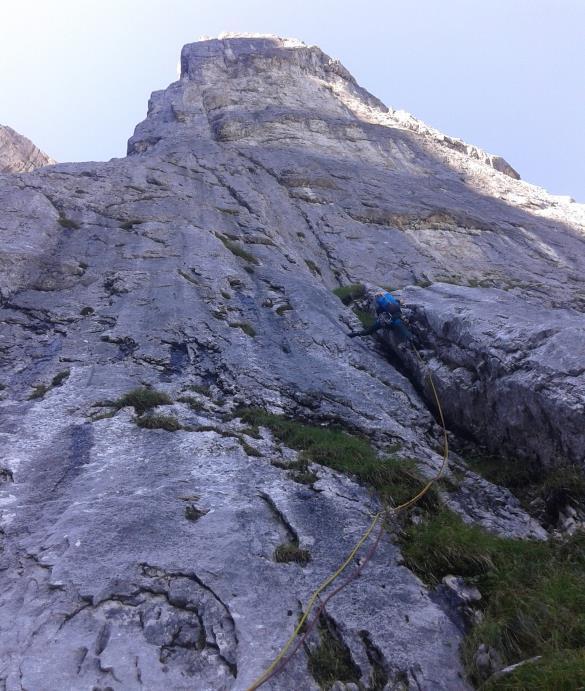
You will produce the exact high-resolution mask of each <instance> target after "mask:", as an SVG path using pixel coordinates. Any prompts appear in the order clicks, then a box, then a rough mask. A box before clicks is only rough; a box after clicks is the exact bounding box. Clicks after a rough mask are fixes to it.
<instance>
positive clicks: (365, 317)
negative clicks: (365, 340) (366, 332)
mask: <svg viewBox="0 0 585 691" xmlns="http://www.w3.org/2000/svg"><path fill="white" fill-rule="evenodd" d="M353 312H354V314H355V316H356V317H357V318H358V319H359V320H360V322H361V324H362V326H363V327H364V329H369V328H370V326H373V324H374V322H375V321H376V317H375V316H374V315H373V314H372V313H371V312H368V311H367V310H363V309H360V308H359V307H354V308H353Z"/></svg>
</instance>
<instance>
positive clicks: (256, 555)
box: [0, 36, 585, 690]
mask: <svg viewBox="0 0 585 691" xmlns="http://www.w3.org/2000/svg"><path fill="white" fill-rule="evenodd" d="M181 65H182V72H181V78H180V79H179V80H178V81H177V82H175V83H174V84H172V85H171V86H170V87H169V88H168V89H166V90H162V91H159V92H155V93H154V94H153V95H152V97H151V100H150V103H149V109H148V114H147V117H146V119H145V120H144V121H143V122H142V123H140V124H139V125H138V126H137V128H136V131H135V133H134V136H133V137H132V138H131V139H130V141H129V146H128V152H129V155H128V156H127V157H126V158H123V159H113V160H112V161H109V162H107V163H97V162H87V163H64V164H59V165H55V166H50V167H46V168H40V169H37V170H34V171H32V172H30V173H26V174H14V173H11V174H4V175H0V201H1V204H0V237H1V239H2V247H1V250H0V293H1V303H0V384H2V385H3V386H4V387H5V388H4V389H2V391H0V399H1V400H0V435H1V441H2V448H1V454H2V457H1V461H0V469H2V472H1V473H0V479H1V483H0V492H1V494H2V497H1V499H0V501H1V503H0V525H1V527H2V531H3V532H2V533H1V534H0V539H1V540H2V545H3V551H2V552H0V559H1V562H0V563H1V564H2V570H1V571H0V580H1V583H2V588H0V614H1V615H2V616H1V617H0V660H1V662H0V680H2V682H3V683H4V684H5V686H6V688H7V689H20V688H22V687H24V688H35V689H36V688H39V689H43V688H47V689H49V688H51V689H52V688H63V689H68V688H70V689H77V688H80V686H83V687H85V686H87V687H88V688H92V687H94V686H97V687H102V688H103V687H106V688H107V687H112V688H139V687H140V686H141V685H142V686H145V687H147V688H152V689H158V688H165V689H166V688H177V689H180V688H192V687H193V686H197V687H198V688H210V689H215V688H217V689H221V688H226V689H228V688H237V689H240V688H242V689H243V688H245V686H246V684H249V683H250V682H251V681H252V680H253V679H254V678H255V677H256V676H257V675H258V674H259V673H260V672H261V671H262V670H263V669H264V667H265V666H266V665H267V664H268V663H269V661H270V660H271V659H272V658H273V657H274V655H275V654H276V652H277V651H278V650H279V648H280V646H281V645H282V644H283V643H284V641H285V640H286V638H287V637H288V635H289V633H290V631H291V630H292V628H293V624H294V622H295V621H296V620H297V617H298V614H299V611H300V607H301V606H302V604H301V603H303V602H305V601H306V599H307V598H308V596H309V594H310V593H311V591H312V590H313V589H314V588H315V587H316V585H317V584H318V583H319V582H320V581H321V580H323V578H324V577H325V575H327V574H328V573H329V572H331V571H332V570H333V569H334V568H336V567H337V565H338V564H339V563H340V562H341V561H342V560H343V558H344V557H345V555H346V554H347V553H348V552H349V550H350V547H351V545H352V543H353V541H354V540H356V539H357V537H358V536H359V535H360V534H361V532H362V531H363V530H365V527H366V525H367V524H368V521H369V519H370V514H371V512H372V511H374V510H375V504H374V503H373V502H372V500H371V498H370V497H368V495H367V493H366V492H365V491H364V490H363V488H360V487H358V486H357V485H355V483H354V482H353V481H352V480H350V479H347V478H341V477H339V476H337V475H335V474H334V473H330V472H329V471H327V470H324V469H322V468H319V467H317V468H316V469H314V470H315V472H316V473H317V475H318V476H319V480H318V481H317V482H316V483H315V485H314V487H313V488H311V487H310V486H304V485H300V484H298V483H295V482H294V481H293V480H292V479H291V478H290V477H289V475H288V473H287V471H286V470H282V469H279V468H276V467H274V466H272V465H271V464H270V461H271V460H278V461H282V460H283V459H287V460H294V459H295V458H296V454H295V452H294V451H293V450H291V449H287V448H283V447H282V445H281V444H277V443H275V442H274V441H273V440H272V438H271V436H270V434H269V432H268V431H267V430H262V439H261V440H256V439H253V438H252V437H250V436H245V437H244V440H245V441H246V443H247V444H249V445H250V446H251V447H253V448H255V449H256V452H257V453H260V454H261V455H260V456H259V457H258V456H253V455H250V456H248V454H247V452H246V447H245V446H244V444H243V443H242V440H241V439H239V438H238V437H237V435H238V434H242V433H243V429H242V426H241V425H240V424H239V423H238V422H237V420H229V419H228V417H229V415H230V414H231V413H233V412H234V410H236V409H237V408H238V406H242V405H243V406H250V405H252V406H253V405H258V406H263V407H265V408H266V409H268V410H270V411H272V412H275V413H282V414H287V415H290V416H293V417H294V418H296V419H298V420H301V421H304V422H307V423H311V424H317V425H341V426H343V427H345V428H347V429H350V430H352V431H354V432H356V433H360V434H362V435H365V436H367V437H368V438H369V439H370V441H371V442H372V443H373V444H374V446H375V447H376V449H377V450H378V451H379V452H380V454H384V453H387V452H388V449H389V448H393V449H394V452H395V453H396V448H398V452H397V453H398V454H399V455H400V457H414V458H416V459H418V460H420V461H421V464H422V466H423V469H424V471H425V472H426V473H427V474H428V475H431V474H432V473H434V472H436V470H437V468H438V466H439V464H440V461H441V458H440V455H439V454H438V453H437V451H436V449H437V448H438V444H439V443H440V428H439V427H438V426H437V424H436V421H435V419H434V417H433V413H432V406H429V404H428V396H427V397H426V398H427V400H425V396H424V395H423V396H421V395H419V392H418V391H423V393H424V389H422V388H421V386H420V381H419V376H420V374H421V372H420V371H419V370H418V369H417V367H416V366H415V365H414V364H413V362H412V361H410V360H408V357H407V356H406V355H404V354H399V355H398V357H399V358H400V360H401V361H402V363H401V364H400V365H399V363H398V361H397V360H396V355H394V356H389V351H388V348H386V347H384V346H383V345H381V344H379V343H378V342H377V341H376V340H375V339H371V340H369V341H365V340H364V341H360V342H357V339H354V340H350V339H348V338H347V332H348V331H349V330H350V329H353V328H357V327H358V326H359V323H358V320H357V317H356V316H355V314H354V313H353V312H352V311H351V310H350V309H348V308H347V307H345V306H344V305H343V304H342V303H341V302H340V301H339V300H338V299H337V297H335V296H334V295H333V293H332V290H333V289H334V288H336V287H338V286H340V285H343V284H347V283H350V282H357V281H366V282H369V283H373V284H376V285H383V286H391V287H393V288H400V289H402V296H403V301H404V303H405V305H407V306H409V307H410V314H411V315H412V320H413V328H415V330H416V331H417V333H418V334H419V337H420V339H421V340H422V341H423V343H425V344H427V347H426V348H425V353H427V352H428V353H429V355H428V358H429V360H428V361H429V366H430V367H431V368H432V369H433V372H435V373H436V377H437V380H438V381H439V385H440V387H441V395H442V397H443V398H444V399H445V401H444V402H445V404H446V409H447V412H448V414H449V420H450V422H451V421H453V425H454V426H455V423H458V424H460V425H462V426H464V427H465V430H464V431H466V432H467V433H475V434H476V435H477V436H478V437H482V436H483V435H484V433H486V432H487V430H488V427H489V430H490V431H491V430H493V429H500V432H498V433H497V434H499V437H494V444H496V443H497V444H501V445H504V446H505V447H506V449H507V450H508V451H509V452H510V454H511V455H513V454H516V453H520V452H523V450H524V451H525V452H526V453H528V454H533V455H534V456H535V457H537V456H538V457H539V458H540V456H543V457H544V456H546V462H550V463H553V462H555V460H554V459H555V458H556V455H557V454H561V453H562V454H565V455H567V456H570V457H571V458H573V459H576V460H579V458H580V457H581V456H579V454H582V447H581V446H580V443H581V442H580V441H579V438H578V435H577V429H578V424H579V420H580V418H579V410H582V401H581V399H580V396H581V388H580V387H581V384H582V382H581V379H582V362H581V364H579V363H580V360H579V358H580V353H581V355H582V351H580V350H579V348H578V342H579V340H580V339H581V332H580V329H581V324H582V314H583V309H584V307H585V298H584V295H585V293H584V292H583V281H582V276H583V275H584V273H585V259H584V257H585V253H584V252H583V249H584V232H585V231H584V229H585V207H583V206H582V205H578V204H574V203H571V202H570V201H569V200H567V199H563V198H559V197H554V196H552V195H549V194H547V193H546V192H545V191H544V190H541V189H539V188H536V187H534V186H532V185H529V184H527V183H525V182H523V181H521V180H517V179H515V177H516V176H515V175H514V174H513V171H511V170H510V169H508V167H507V166H506V165H505V164H504V163H503V162H502V161H500V160H499V159H497V158H495V157H492V156H491V155H488V154H485V153H484V152H480V151H479V150H478V149H476V148H475V147H469V146H467V145H464V144H463V143H461V142H459V141H457V140H455V139H453V138H449V137H446V136H444V135H441V134H440V133H437V132H436V131H434V130H432V129H431V128H428V127H427V126H426V125H424V124H423V123H420V122H419V121H416V120H414V118H411V116H408V115H405V114H403V113H399V112H398V111H394V110H393V109H392V108H387V107H386V106H384V105H383V104H381V103H380V102H379V101H378V100H377V99H376V98H375V97H373V96H371V95H370V94H368V93H367V92H366V91H365V90H364V89H362V88H361V87H360V86H359V85H357V83H356V82H355V80H354V79H353V78H352V77H351V75H349V73H348V72H347V70H345V68H343V66H341V65H340V64H339V63H338V62H337V61H335V60H332V59H331V58H329V57H328V56H326V55H325V54H324V53H322V52H321V51H320V50H319V49H318V48H316V47H309V46H305V45H304V44H301V43H300V42H296V41H291V40H288V39H278V38H275V37H254V36H251V37H250V36H249V37H230V36H226V37H223V38H222V39H220V40H214V41H205V42H201V43H198V44H193V45H189V46H186V47H185V49H184V50H183V53H182V60H181ZM502 171H504V172H502ZM440 280H443V281H450V282H451V284H456V285H448V286H445V285H438V282H439V281H440ZM416 284H419V285H431V286H432V287H431V289H430V290H422V289H421V288H416V287H413V286H415V285H416ZM433 284H434V285H433ZM472 286H475V288H473V287H472ZM494 286H495V287H497V288H498V289H497V290H495V289H494ZM393 358H394V359H393ZM483 362H485V363H486V364H485V365H484V366H483V368H482V366H481V363H483ZM392 363H394V365H397V366H398V365H399V366H398V369H397V368H396V367H394V366H393V364H392ZM453 363H455V365H456V366H455V367H454V368H452V369H450V364H453ZM64 370H70V375H69V378H68V379H67V380H66V381H64V382H63V383H62V384H61V385H60V386H53V385H52V381H53V378H54V377H55V376H56V375H58V374H59V373H61V372H63V371H64ZM40 385H43V386H45V387H47V388H48V390H47V391H46V393H45V394H44V396H42V397H41V398H38V399H32V400H31V399H30V398H29V397H30V395H31V394H32V393H33V390H34V387H39V386H40ZM190 385H196V386H198V387H206V388H204V389H203V391H205V393H201V392H194V391H192V390H190V389H189V388H188V387H189V386H190ZM138 386H152V387H154V388H156V389H159V390H161V391H164V392H166V393H167V394H168V395H170V396H171V397H172V398H173V400H176V398H178V397H179V396H185V395H193V396H194V397H196V400H197V401H198V403H199V404H200V405H199V406H197V405H196V406H195V408H197V407H200V408H201V410H193V409H191V408H190V407H189V406H188V405H186V404H181V403H175V404H174V405H172V406H168V407H165V406H160V407H158V408H157V409H156V411H154V412H155V413H156V414H159V415H171V416H174V417H176V419H177V420H178V421H179V422H180V423H181V424H182V425H184V426H185V427H189V428H191V429H195V430H199V431H186V430H181V431H178V432H175V433H170V432H166V431H164V430H160V429H154V430H146V429H141V428H139V427H137V426H136V424H135V421H134V418H135V413H134V411H133V410H132V409H123V410H120V411H118V412H117V413H116V414H115V416H113V417H111V418H103V419H100V420H97V421H95V422H91V419H92V418H93V417H96V415H94V414H97V415H99V414H102V415H103V414H105V413H107V412H108V411H110V412H112V409H111V408H108V407H107V405H106V406H104V405H103V404H104V402H107V401H108V400H115V399H117V398H118V397H120V396H121V395H123V394H124V393H126V392H127V391H128V390H130V389H131V388H134V387H138ZM504 386H505V387H507V388H505V389H504V388H503V387H504ZM37 390H38V389H37ZM543 392H545V393H546V396H545V395H544V394H543ZM427 393H428V392H427ZM496 394H497V395H496ZM500 394H505V395H500ZM486 400H489V405H486ZM520 400H521V401H522V402H521V403H520ZM580 401H581V402H580ZM579 406H581V408H579ZM430 408H431V409H430ZM561 421H563V425H562V426H561ZM201 428H203V429H201ZM503 430H507V431H506V434H504V432H503ZM508 432H509V434H508ZM537 446H538V447H539V448H540V449H541V451H540V452H539V451H538V450H537ZM248 451H249V449H248ZM539 453H540V456H539V455H538V454H539ZM446 501H448V502H449V503H450V505H451V506H452V507H453V508H454V509H456V510H458V511H459V512H460V513H462V514H463V516H464V517H465V519H466V520H469V521H474V522H479V523H481V524H482V525H485V526H486V527H489V528H490V529H492V530H494V531H496V532H499V533H503V534H508V535H514V536H517V537H518V536H522V537H525V536H531V537H544V535H543V534H542V529H541V528H540V527H539V526H538V525H537V524H535V522H534V521H532V519H530V518H529V517H528V516H526V514H525V513H524V512H523V511H522V510H521V509H520V508H519V507H518V506H517V504H514V502H513V498H512V497H511V495H510V494H509V493H506V492H504V491H503V490H500V489H499V488H495V487H494V486H493V485H490V484H489V483H485V481H484V482H483V483H482V482H480V481H479V480H476V479H475V478H474V476H473V475H472V474H468V475H466V477H465V479H464V481H463V482H462V484H461V487H460V489H459V491H458V492H453V493H451V494H450V495H449V496H448V497H446ZM186 511H187V513H185V512H186ZM279 516H280V518H279ZM291 531H292V533H291ZM539 531H540V532H539ZM291 534H293V535H296V536H297V538H298V540H299V543H300V544H301V545H303V546H304V548H307V549H309V550H310V551H311V553H312V555H313V559H312V560H311V562H309V564H308V565H307V566H305V567H304V568H303V567H301V566H300V565H298V564H280V563H276V562H275V561H274V559H273V553H274V549H275V548H276V547H277V546H278V544H280V543H281V542H283V541H287V540H289V539H291ZM399 559H400V558H399V555H398V553H397V548H396V546H395V545H393V544H392V542H391V541H390V538H389V537H385V538H384V540H383V542H382V544H381V547H380V550H379V552H378V554H377V555H376V558H375V559H374V560H373V562H372V564H371V566H370V568H369V570H368V571H367V572H366V573H364V575H363V576H361V577H360V579H359V580H358V582H357V583H355V584H354V586H352V588H351V589H349V590H347V591H343V593H342V594H340V595H339V597H338V598H336V599H334V600H333V601H332V602H331V603H330V605H329V606H328V616H329V620H328V621H330V623H331V626H334V627H335V630H336V631H337V633H338V635H339V636H341V637H342V639H343V641H344V642H345V644H346V645H347V646H348V647H349V649H350V651H351V654H352V658H353V660H354V661H355V663H356V665H357V666H358V668H359V670H360V674H361V677H362V681H363V683H367V681H368V679H369V678H370V676H371V674H372V665H373V663H372V661H371V660H373V659H377V658H379V659H380V660H382V663H383V666H384V669H385V673H386V674H387V676H388V678H389V680H392V681H393V682H394V680H399V679H401V678H407V679H408V680H409V682H408V683H409V684H410V685H411V686H412V687H414V688H417V684H418V688H422V689H425V690H426V689H435V688H464V687H465V682H464V681H462V677H461V676H460V674H462V671H461V666H460V663H459V662H458V660H457V653H456V651H457V648H458V645H459V642H460V639H461V634H460V632H459V631H458V629H457V627H456V626H455V625H454V624H452V623H451V621H450V619H449V617H448V616H447V615H446V614H445V613H444V612H443V611H442V610H441V608H440V607H439V605H437V604H436V603H435V602H433V600H432V598H431V596H430V595H429V593H428V592H427V590H426V589H425V588H424V586H423V585H422V584H421V583H420V582H419V581H418V579H416V578H415V577H414V576H413V575H412V574H411V573H410V572H409V571H408V570H407V569H405V567H403V566H400V565H399ZM289 612H290V613H291V614H289ZM407 618H408V621H407ZM398 621H400V622H401V625H400V627H398V626H397V624H396V622H398ZM14 622H16V623H14ZM360 631H367V636H366V637H365V638H364V637H363V636H361V635H360ZM376 651H378V652H376ZM396 683H398V681H396ZM441 685H442V686H441ZM273 688H275V689H276V688H316V682H315V681H314V680H313V679H312V678H311V676H310V674H309V672H308V668H307V657H306V651H302V652H301V654H300V655H299V656H298V657H296V658H295V659H294V660H293V662H292V663H291V667H290V668H289V669H288V670H287V674H286V675H285V676H283V677H281V678H279V679H278V680H275V681H274V682H273Z"/></svg>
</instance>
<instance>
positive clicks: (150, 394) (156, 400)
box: [109, 386, 172, 415]
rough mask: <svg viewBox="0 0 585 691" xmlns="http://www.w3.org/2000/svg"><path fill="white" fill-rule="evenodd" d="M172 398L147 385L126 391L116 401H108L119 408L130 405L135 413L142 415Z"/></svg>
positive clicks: (165, 403) (168, 403)
mask: <svg viewBox="0 0 585 691" xmlns="http://www.w3.org/2000/svg"><path fill="white" fill-rule="evenodd" d="M171 403H172V400H171V399H170V398H169V396H167V394H166V393H163V392H162V391H157V390H156V389H149V388H147V387H145V386H144V387H138V388H136V389H132V390H131V391H128V393H126V394H124V395H123V396H121V397H120V398H118V399H117V400H116V401H112V402H111V403H109V405H111V406H112V407H114V408H116V409H118V410H120V408H125V407H126V406H132V407H133V408H134V410H135V411H136V414H137V415H142V414H143V413H146V412H147V411H148V410H152V408H156V406H158V405H170V404H171Z"/></svg>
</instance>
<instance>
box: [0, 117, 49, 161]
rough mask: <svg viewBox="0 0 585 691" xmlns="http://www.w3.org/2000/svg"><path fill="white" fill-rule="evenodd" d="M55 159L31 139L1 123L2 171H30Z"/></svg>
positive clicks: (0, 148) (0, 149)
mask: <svg viewBox="0 0 585 691" xmlns="http://www.w3.org/2000/svg"><path fill="white" fill-rule="evenodd" d="M52 163H55V161H54V160H53V159H52V158H50V157H49V156H47V154H45V153H43V152H42V151H41V150H40V149H38V148H37V147H36V146H35V145H34V144H33V143H32V142H31V141H30V139H27V138H26V137H23V136H22V135H21V134H18V132H15V131H14V130H13V129H12V128H11V127H7V126H6V125H0V173H29V172H30V171H31V170H35V168H42V167H43V166H48V165H51V164H52Z"/></svg>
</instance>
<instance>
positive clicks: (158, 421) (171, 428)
mask: <svg viewBox="0 0 585 691" xmlns="http://www.w3.org/2000/svg"><path fill="white" fill-rule="evenodd" d="M136 424H137V425H138V427H142V428H143V429H164V430H165V431H167V432H177V431H178V430H180V429H182V428H183V426H182V425H181V423H180V422H179V421H178V420H177V418H174V417H172V416H171V415H148V416H146V417H139V418H137V419H136Z"/></svg>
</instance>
